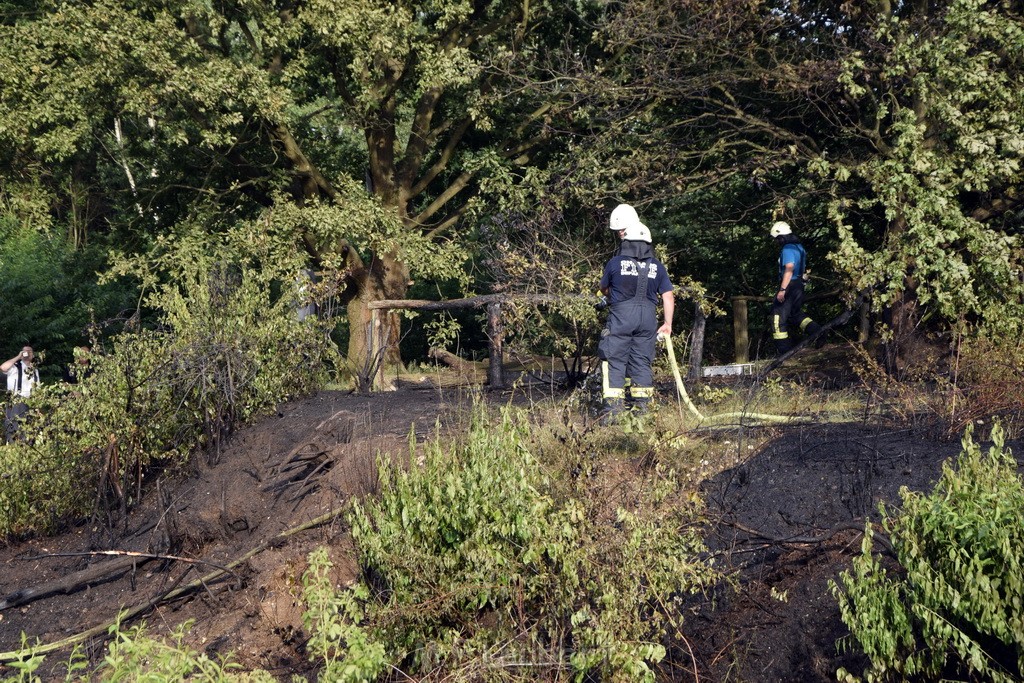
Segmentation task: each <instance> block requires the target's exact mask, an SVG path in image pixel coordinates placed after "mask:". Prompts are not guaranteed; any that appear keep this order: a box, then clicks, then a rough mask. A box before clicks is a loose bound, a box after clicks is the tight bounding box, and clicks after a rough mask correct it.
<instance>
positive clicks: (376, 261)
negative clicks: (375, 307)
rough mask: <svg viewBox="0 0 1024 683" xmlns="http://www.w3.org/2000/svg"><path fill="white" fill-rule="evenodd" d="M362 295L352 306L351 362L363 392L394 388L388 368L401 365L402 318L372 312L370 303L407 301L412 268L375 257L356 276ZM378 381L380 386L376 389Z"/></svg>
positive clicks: (387, 257) (389, 258) (390, 258)
mask: <svg viewBox="0 0 1024 683" xmlns="http://www.w3.org/2000/svg"><path fill="white" fill-rule="evenodd" d="M354 279H355V282H356V287H357V288H358V294H357V295H356V296H355V297H353V298H352V300H351V301H349V304H348V309H347V311H348V324H349V338H348V360H349V363H350V364H351V367H352V370H353V372H354V373H355V375H356V382H357V384H358V388H359V389H360V390H368V389H371V388H383V389H390V388H392V386H391V383H390V381H389V380H387V379H386V377H387V373H386V372H381V371H383V370H385V369H386V368H388V367H395V366H396V365H398V364H401V361H402V358H401V354H400V353H399V350H398V340H399V338H400V334H401V328H400V322H401V319H400V317H399V316H398V314H397V313H395V312H393V311H377V314H376V315H372V313H373V312H372V311H371V310H370V309H369V308H367V304H369V303H370V302H372V301H380V300H381V299H403V298H405V295H406V292H407V291H408V289H409V269H408V267H407V266H406V265H405V264H404V263H402V262H400V261H399V260H398V259H397V258H395V255H394V254H384V255H375V256H374V257H373V258H372V259H371V260H370V265H369V267H368V268H365V269H363V270H361V271H360V272H358V273H356V274H355V276H354ZM375 379H378V380H379V383H378V386H376V387H372V386H371V384H372V383H374V380H375Z"/></svg>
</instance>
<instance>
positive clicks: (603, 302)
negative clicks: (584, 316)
mask: <svg viewBox="0 0 1024 683" xmlns="http://www.w3.org/2000/svg"><path fill="white" fill-rule="evenodd" d="M606 308H608V297H606V296H599V297H598V298H597V303H596V304H594V309H595V310H598V311H603V310H604V309H606Z"/></svg>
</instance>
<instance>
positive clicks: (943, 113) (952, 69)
mask: <svg viewBox="0 0 1024 683" xmlns="http://www.w3.org/2000/svg"><path fill="white" fill-rule="evenodd" d="M940 5H942V6H941V8H937V9H936V10H934V14H935V16H934V17H928V20H930V23H929V25H927V26H926V25H925V24H924V20H925V18H924V17H921V18H919V20H918V21H913V20H912V21H891V22H880V23H878V24H877V26H876V27H875V34H876V37H877V39H878V45H879V46H885V47H884V48H883V49H881V50H878V51H876V52H875V53H873V54H870V55H869V54H865V53H862V52H857V53H854V54H853V55H851V56H850V58H849V59H848V60H847V62H846V65H845V66H846V70H847V73H846V76H845V78H844V82H845V83H846V87H847V90H848V92H850V93H851V95H853V96H855V97H859V98H863V99H864V100H865V101H870V102H871V103H872V105H871V106H870V109H871V110H872V111H873V114H874V116H873V120H872V121H870V123H868V125H869V126H870V127H873V128H874V129H875V131H876V132H877V131H881V134H880V135H878V136H876V137H875V147H876V148H877V149H878V150H879V153H877V154H874V155H872V156H870V157H864V158H861V159H858V160H857V161H856V162H853V163H845V164H840V165H839V166H836V167H833V166H832V165H831V164H830V163H829V162H827V161H824V160H821V161H820V163H818V166H817V168H818V170H819V171H824V172H826V173H827V174H831V175H832V177H834V178H835V179H836V181H837V182H838V183H840V184H841V185H842V186H843V188H844V191H843V192H842V194H843V195H844V196H845V197H846V198H844V199H842V200H838V201H836V202H835V203H834V205H833V213H834V218H835V219H836V223H837V225H838V227H839V233H840V239H841V243H840V245H839V247H838V249H837V250H836V252H835V253H834V254H833V260H834V262H835V263H836V265H837V267H838V268H839V269H840V270H842V271H843V272H844V273H845V274H846V276H847V277H848V279H849V280H850V282H851V283H852V284H853V286H854V288H855V289H857V290H861V289H865V288H867V287H873V288H874V289H873V292H874V296H875V304H876V306H884V305H887V304H890V303H892V302H894V301H897V300H898V299H899V297H900V296H901V295H902V293H903V292H904V291H905V290H906V289H907V288H908V286H909V287H910V288H912V290H913V291H914V293H915V295H916V296H917V298H918V300H919V302H920V304H921V305H923V306H925V307H926V308H927V309H928V310H932V311H935V312H936V313H938V314H939V315H941V316H942V317H943V318H945V319H946V320H947V321H957V320H959V319H962V317H963V316H965V315H967V316H970V317H972V318H973V319H977V320H981V321H983V322H984V323H985V325H986V326H988V327H990V328H991V329H993V330H995V331H997V332H998V333H999V334H1002V335H1019V333H1020V324H1021V321H1022V320H1024V315H1022V309H1021V301H1022V294H1024V290H1022V289H1021V282H1020V278H1019V277H1016V275H1015V273H1017V272H1018V271H1019V269H1020V264H1021V258H1022V256H1021V245H1020V242H1019V235H1017V234H1016V231H1015V230H1014V228H1013V226H1012V219H1011V220H1010V221H1009V223H1007V224H1004V223H1003V222H1002V221H1000V220H995V219H996V218H997V217H998V216H999V215H1000V211H999V210H998V209H997V207H998V206H999V205H1000V204H1001V202H1000V201H999V200H998V199H996V198H998V197H999V196H1000V195H1001V194H1003V193H1008V194H1009V196H1010V197H1013V196H1015V190H1014V189H1013V188H1017V189H1019V187H1020V183H1021V180H1022V178H1024V175H1022V173H1024V59H1022V57H1021V54H1022V53H1021V50H1020V46H1021V45H1022V44H1024V25H1022V24H1021V21H1020V17H1019V16H1017V15H1014V14H1013V13H1012V12H1008V11H1006V10H1005V9H1004V8H1001V7H998V6H997V5H995V4H991V3H984V2H981V1H980V0H954V1H952V2H948V3H940ZM866 123H867V122H866ZM853 188H858V189H857V190H855V191H854V192H853V195H854V196H855V197H856V199H854V200H852V201H851V200H850V199H848V197H849V196H850V195H851V192H850V190H852V189H853ZM870 216H873V218H870ZM879 216H881V217H883V219H882V221H881V223H880V224H881V225H884V226H885V228H886V229H885V230H884V231H882V230H877V231H876V232H877V234H879V235H883V234H884V237H883V238H882V240H881V242H876V240H874V239H865V236H864V231H863V230H862V229H861V225H860V224H862V223H863V222H865V221H872V222H874V221H876V220H877V217H879ZM851 218H852V220H850V219H851Z"/></svg>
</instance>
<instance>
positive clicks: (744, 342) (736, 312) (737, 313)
mask: <svg viewBox="0 0 1024 683" xmlns="http://www.w3.org/2000/svg"><path fill="white" fill-rule="evenodd" d="M747 329H748V328H747V299H746V298H745V297H742V296H734V297H733V298H732V340H733V349H734V353H735V356H736V359H735V362H737V363H747V362H749V361H750V337H749V335H748V332H747Z"/></svg>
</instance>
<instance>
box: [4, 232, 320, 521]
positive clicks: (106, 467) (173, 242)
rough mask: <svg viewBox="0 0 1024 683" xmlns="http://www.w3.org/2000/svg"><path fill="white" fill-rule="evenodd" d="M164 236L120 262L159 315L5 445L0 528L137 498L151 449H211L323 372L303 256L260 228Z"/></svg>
mask: <svg viewBox="0 0 1024 683" xmlns="http://www.w3.org/2000/svg"><path fill="white" fill-rule="evenodd" d="M161 244H162V247H161V249H160V250H159V251H158V252H157V253H156V254H155V255H154V256H153V257H152V258H150V259H136V260H124V261H122V262H121V263H120V264H119V265H118V267H117V269H116V272H121V273H132V274H133V275H135V276H136V277H138V278H139V280H140V281H141V282H142V283H143V284H144V286H145V287H146V288H148V289H149V293H148V294H147V296H146V302H147V303H148V305H149V306H151V307H152V309H153V310H155V311H156V312H157V315H158V317H159V320H160V324H161V327H160V328H159V329H156V330H145V329H143V330H138V331H134V332H125V333H123V334H121V335H119V336H117V337H115V338H113V339H112V340H110V341H109V342H108V344H107V346H106V348H104V349H97V350H96V352H95V353H94V355H93V357H92V365H91V372H90V374H89V375H88V376H87V377H85V378H84V379H83V380H82V381H81V382H80V383H79V384H77V385H72V386H68V385H63V384H59V385H51V386H43V387H42V388H41V389H40V390H38V392H36V393H34V394H33V396H32V398H31V399H30V405H31V406H32V410H31V411H30V413H29V415H28V417H27V419H26V421H25V423H24V424H23V425H22V428H21V434H22V436H23V439H22V440H20V441H16V442H14V443H12V444H7V445H4V446H0V472H2V474H0V537H2V536H6V535H8V534H12V533H23V532H27V531H31V530H44V529H48V528H52V526H53V525H54V524H55V523H57V522H58V521H60V520H62V519H64V518H66V517H68V516H74V515H80V514H83V513H84V512H87V511H88V510H89V507H90V505H93V504H95V503H96V502H98V501H103V500H105V499H107V498H108V497H109V498H111V499H113V500H114V501H115V502H125V501H126V500H128V499H131V500H135V499H136V496H137V493H138V487H139V486H140V484H141V479H142V477H143V476H144V474H145V470H146V468H147V466H148V465H149V464H150V462H152V461H153V460H155V459H162V460H165V461H166V460H170V461H174V462H179V463H180V462H182V461H183V460H184V459H185V458H187V457H188V456H189V455H191V454H192V453H193V452H194V451H195V450H196V449H198V448H202V447H205V448H207V449H209V452H210V453H211V455H210V457H211V458H214V459H215V458H216V448H217V447H218V445H219V442H220V439H221V437H222V436H223V435H224V434H225V433H227V432H229V431H230V430H232V429H233V428H234V427H235V426H236V425H237V424H238V423H240V422H242V421H245V420H247V419H249V418H251V417H252V416H253V415H256V414H258V413H260V412H261V411H265V410H267V409H268V408H269V407H271V406H273V405H274V404H276V403H278V402H280V401H282V400H285V399H286V398H288V397H290V396H295V395H297V394H299V393H302V392H305V391H309V390H311V389H312V388H314V387H315V386H317V384H318V383H319V382H321V381H323V380H324V379H325V377H326V375H325V372H326V370H327V367H328V365H329V364H330V362H331V350H332V347H331V346H330V345H329V342H328V341H327V336H326V332H325V331H324V330H322V329H320V327H319V325H318V323H315V322H312V321H304V322H300V321H298V320H297V317H296V315H295V305H296V302H297V301H298V298H297V297H298V294H297V291H296V285H297V284H298V283H299V282H300V280H299V279H298V272H299V271H298V268H297V267H296V266H297V264H296V262H295V261H294V260H290V259H289V257H287V253H288V252H287V251H286V250H285V251H282V250H281V248H280V243H279V242H277V241H275V240H274V239H273V234H272V233H271V232H270V231H268V230H266V229H265V226H263V225H259V224H247V225H245V226H241V227H239V228H237V229H236V231H234V232H232V233H229V235H228V237H226V238H224V239H223V240H222V241H220V242H219V243H216V242H215V243H213V244H211V243H210V242H209V241H208V240H206V239H204V238H202V237H201V236H199V235H198V234H196V233H187V234H185V235H183V236H182V237H180V238H176V239H168V240H162V241H161ZM83 484H87V485H83ZM133 484H134V488H135V490H134V491H133V490H132V486H133Z"/></svg>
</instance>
